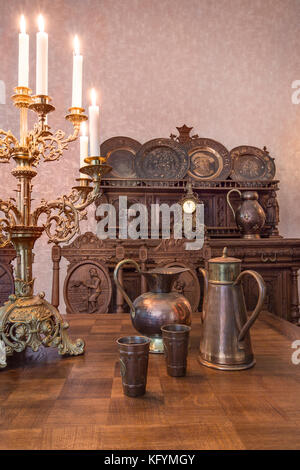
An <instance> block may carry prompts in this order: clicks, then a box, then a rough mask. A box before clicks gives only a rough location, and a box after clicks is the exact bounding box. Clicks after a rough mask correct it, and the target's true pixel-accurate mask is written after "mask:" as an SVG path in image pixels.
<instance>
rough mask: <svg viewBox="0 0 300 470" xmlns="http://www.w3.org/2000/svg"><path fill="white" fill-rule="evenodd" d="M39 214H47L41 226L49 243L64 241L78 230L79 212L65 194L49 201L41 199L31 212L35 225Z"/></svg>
mask: <svg viewBox="0 0 300 470" xmlns="http://www.w3.org/2000/svg"><path fill="white" fill-rule="evenodd" d="M41 214H46V216H47V218H46V222H45V223H44V224H43V227H44V230H45V233H46V234H47V236H48V238H49V243H65V242H67V241H69V240H70V239H71V238H72V237H73V236H74V235H75V234H76V233H78V231H79V213H78V211H77V210H76V208H75V207H74V205H73V204H72V202H71V201H70V200H69V199H68V197H67V196H62V197H60V198H58V199H57V200H55V201H50V202H47V201H45V200H44V199H43V200H42V201H41V205H40V206H39V207H38V208H37V209H36V210H35V211H34V212H33V214H32V222H33V224H34V225H37V223H38V219H39V217H40V215H41Z"/></svg>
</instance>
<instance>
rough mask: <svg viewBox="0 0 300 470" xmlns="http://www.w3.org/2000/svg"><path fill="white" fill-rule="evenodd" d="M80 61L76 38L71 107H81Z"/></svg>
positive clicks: (81, 59) (75, 39)
mask: <svg viewBox="0 0 300 470" xmlns="http://www.w3.org/2000/svg"><path fill="white" fill-rule="evenodd" d="M82 61H83V57H82V55H81V54H80V49H79V40H78V37H77V36H75V38H74V55H73V88H72V107H73V108H81V107H82Z"/></svg>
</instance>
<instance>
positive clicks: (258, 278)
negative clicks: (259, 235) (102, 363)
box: [234, 269, 266, 341]
mask: <svg viewBox="0 0 300 470" xmlns="http://www.w3.org/2000/svg"><path fill="white" fill-rule="evenodd" d="M246 274H250V276H253V277H254V279H255V280H256V282H257V284H258V290H259V295H258V301H257V304H256V307H255V309H254V310H253V312H252V314H251V316H250V318H249V319H248V321H247V322H246V323H245V325H244V326H243V328H242V329H241V331H240V334H239V337H238V341H243V339H244V338H245V336H246V334H247V332H248V330H249V329H250V328H251V326H252V325H253V323H254V322H255V320H256V319H257V317H258V314H259V313H260V311H261V309H262V307H263V303H264V300H265V295H266V284H265V281H264V280H263V278H262V276H261V275H260V274H258V273H257V272H255V271H251V270H250V269H249V270H246V271H242V272H241V273H240V274H239V276H238V277H237V279H236V280H235V282H234V285H236V284H238V283H239V282H240V281H241V279H242V277H243V276H245V275H246Z"/></svg>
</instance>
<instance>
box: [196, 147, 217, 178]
mask: <svg viewBox="0 0 300 470" xmlns="http://www.w3.org/2000/svg"><path fill="white" fill-rule="evenodd" d="M192 160H193V162H192V163H193V166H194V171H195V173H196V174H197V175H199V176H203V177H204V176H210V175H212V174H214V173H215V159H214V158H213V157H211V156H208V155H206V154H205V153H204V152H199V153H198V154H197V155H196V156H195V157H194V158H193V159H192Z"/></svg>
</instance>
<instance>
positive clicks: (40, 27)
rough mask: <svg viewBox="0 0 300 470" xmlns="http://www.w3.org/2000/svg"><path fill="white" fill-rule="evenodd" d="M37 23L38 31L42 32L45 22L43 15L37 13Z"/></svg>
mask: <svg viewBox="0 0 300 470" xmlns="http://www.w3.org/2000/svg"><path fill="white" fill-rule="evenodd" d="M38 25H39V31H40V33H43V32H44V29H45V22H44V18H43V15H39V17H38Z"/></svg>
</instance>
